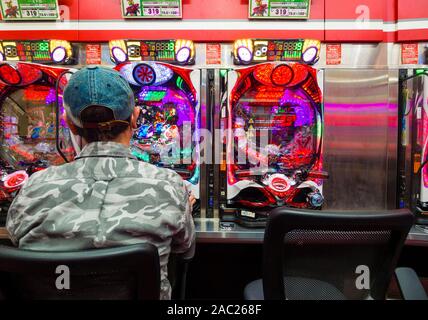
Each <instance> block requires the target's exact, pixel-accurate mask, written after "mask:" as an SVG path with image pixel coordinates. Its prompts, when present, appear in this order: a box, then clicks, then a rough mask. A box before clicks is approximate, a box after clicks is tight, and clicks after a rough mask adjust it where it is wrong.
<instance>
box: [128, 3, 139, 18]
mask: <svg viewBox="0 0 428 320" xmlns="http://www.w3.org/2000/svg"><path fill="white" fill-rule="evenodd" d="M127 1H128V6H127V7H126V12H125V15H126V16H138V15H139V14H140V4H138V3H135V2H134V0H127Z"/></svg>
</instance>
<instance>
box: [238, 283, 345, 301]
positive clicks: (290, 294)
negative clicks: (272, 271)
mask: <svg viewBox="0 0 428 320" xmlns="http://www.w3.org/2000/svg"><path fill="white" fill-rule="evenodd" d="M284 287H285V292H286V295H287V300H346V297H345V295H344V294H343V293H342V292H340V290H338V289H337V288H336V287H335V286H333V285H331V284H330V283H328V282H325V281H321V280H317V279H310V278H302V277H285V278H284ZM244 299H245V300H263V299H264V295H263V281H262V279H259V280H255V281H252V282H250V283H249V284H248V285H247V286H246V287H245V289H244Z"/></svg>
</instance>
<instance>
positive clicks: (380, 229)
mask: <svg viewBox="0 0 428 320" xmlns="http://www.w3.org/2000/svg"><path fill="white" fill-rule="evenodd" d="M413 220H414V217H413V215H412V214H411V212H410V211H409V210H392V211H372V212H352V213H350V212H329V211H324V210H322V211H310V210H296V209H290V208H277V209H274V210H273V211H272V213H271V214H270V216H269V219H268V223H267V227H266V231H265V238H264V247H263V279H260V280H256V281H253V282H251V283H250V284H248V285H247V286H246V288H245V290H244V297H245V299H247V300H260V299H266V300H283V299H289V300H345V299H376V300H377V299H385V298H386V292H387V290H388V286H389V284H390V281H391V278H392V275H393V272H394V269H395V267H396V264H397V260H398V258H399V255H400V252H401V249H402V247H403V245H404V241H405V240H406V237H407V234H408V232H409V230H410V228H411V227H412V225H413ZM366 267H368V269H367V268H366ZM367 270H369V278H368V279H369V281H364V279H366V280H367V278H366V275H367ZM396 276H397V280H398V283H399V286H400V290H401V293H402V295H403V297H404V298H405V299H406V298H409V299H426V293H425V291H424V289H423V287H422V285H421V284H420V282H419V279H418V278H417V276H416V275H415V273H414V272H413V271H412V270H411V269H405V268H401V269H399V270H398V271H397V272H396ZM367 284H369V287H368V288H367Z"/></svg>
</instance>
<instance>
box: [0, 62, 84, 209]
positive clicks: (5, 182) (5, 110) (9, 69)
mask: <svg viewBox="0 0 428 320" xmlns="http://www.w3.org/2000/svg"><path fill="white" fill-rule="evenodd" d="M68 70H69V69H65V68H57V67H49V66H43V65H38V64H33V63H24V62H18V63H17V64H16V65H10V64H8V63H3V64H0V209H1V208H7V207H8V205H9V204H10V202H11V201H12V200H13V197H14V195H15V194H16V192H17V191H19V189H20V188H21V187H22V186H23V185H24V184H25V183H26V181H27V180H28V177H29V176H31V174H33V173H34V172H37V171H40V170H43V169H45V168H47V167H49V166H51V165H60V164H63V163H64V162H65V159H64V158H63V156H64V157H66V159H67V160H68V161H70V160H72V159H73V158H74V156H75V154H76V153H75V150H76V149H75V145H74V144H73V142H72V138H71V133H70V130H69V128H68V127H67V124H66V121H65V110H64V107H63V105H62V90H63V88H64V87H65V85H66V83H67V80H66V78H65V77H63V78H61V80H60V81H59V83H58V97H57V95H56V90H55V85H56V83H57V81H58V80H59V79H60V75H61V74H62V73H63V72H65V71H68ZM12 80H13V81H12ZM15 80H16V81H15ZM57 105H58V112H59V113H58V117H59V123H57V111H56V110H57ZM57 130H58V137H59V139H58V141H57V137H56V134H57ZM57 142H59V145H61V146H62V147H61V152H62V155H61V154H60V152H59V150H58V145H57Z"/></svg>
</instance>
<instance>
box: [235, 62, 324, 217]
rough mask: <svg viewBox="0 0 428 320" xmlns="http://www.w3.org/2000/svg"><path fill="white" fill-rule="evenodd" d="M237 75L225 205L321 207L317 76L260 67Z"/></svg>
mask: <svg viewBox="0 0 428 320" xmlns="http://www.w3.org/2000/svg"><path fill="white" fill-rule="evenodd" d="M237 73H238V80H237V83H236V85H235V87H234V89H233V91H232V95H231V98H230V99H231V100H230V107H229V115H230V116H229V120H228V127H229V128H231V129H232V130H231V131H229V134H230V135H229V139H228V143H227V150H228V152H227V155H228V159H227V178H228V199H229V200H230V201H231V202H235V203H237V204H239V205H242V206H244V207H251V208H265V207H271V206H277V205H288V206H291V207H298V208H319V207H321V205H322V203H323V200H324V198H323V196H322V179H323V178H326V177H327V173H325V172H323V171H322V132H323V109H322V96H321V90H320V89H319V87H318V84H317V72H316V70H315V69H313V68H311V67H309V66H307V65H304V64H300V63H294V64H274V63H265V64H260V65H257V66H254V67H250V68H246V69H239V70H238V71H237Z"/></svg>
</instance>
